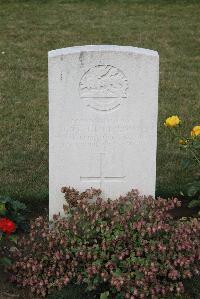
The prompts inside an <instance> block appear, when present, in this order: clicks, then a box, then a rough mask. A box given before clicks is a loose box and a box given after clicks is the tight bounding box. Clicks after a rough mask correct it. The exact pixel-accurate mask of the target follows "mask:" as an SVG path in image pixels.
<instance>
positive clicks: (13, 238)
mask: <svg viewBox="0 0 200 299" xmlns="http://www.w3.org/2000/svg"><path fill="white" fill-rule="evenodd" d="M9 239H10V241H12V242H14V243H15V244H17V236H16V235H11V236H9Z"/></svg>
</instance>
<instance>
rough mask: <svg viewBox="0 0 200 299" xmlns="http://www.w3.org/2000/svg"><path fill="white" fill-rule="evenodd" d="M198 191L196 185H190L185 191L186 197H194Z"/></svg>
mask: <svg viewBox="0 0 200 299" xmlns="http://www.w3.org/2000/svg"><path fill="white" fill-rule="evenodd" d="M199 191H200V188H199V186H198V185H195V184H192V185H190V186H189V188H188V189H187V195H188V196H195V195H196V194H197V193H198V192H199Z"/></svg>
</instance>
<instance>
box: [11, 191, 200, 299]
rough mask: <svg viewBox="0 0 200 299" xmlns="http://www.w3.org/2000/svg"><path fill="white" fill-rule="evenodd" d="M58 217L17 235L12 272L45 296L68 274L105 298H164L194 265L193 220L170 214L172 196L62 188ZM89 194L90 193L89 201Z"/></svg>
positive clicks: (199, 229)
mask: <svg viewBox="0 0 200 299" xmlns="http://www.w3.org/2000/svg"><path fill="white" fill-rule="evenodd" d="M62 192H63V193H64V194H65V198H66V201H67V203H66V205H65V206H64V209H65V212H66V217H65V218H61V217H60V216H55V217H54V222H53V224H52V225H50V226H49V222H48V221H45V220H44V219H43V218H41V217H39V218H37V219H36V220H35V222H33V223H32V224H31V230H30V234H29V236H28V237H23V238H22V239H21V240H20V241H19V246H18V251H16V252H15V263H14V264H13V265H12V267H11V272H12V273H13V275H12V280H13V281H14V282H16V283H17V284H19V285H22V286H29V287H31V290H32V291H33V292H35V293H36V294H37V295H39V294H40V295H42V296H46V295H47V294H48V293H50V292H51V290H52V289H54V288H58V289H60V288H62V287H63V286H65V285H67V284H68V283H69V282H74V283H78V284H81V283H83V284H85V285H86V286H87V290H88V291H90V290H96V291H97V292H99V290H101V292H105V293H107V294H108V293H109V298H127V299H129V298H131V299H136V298H156V299H157V298H167V297H168V296H169V295H170V294H173V295H176V294H180V293H182V292H183V291H184V287H183V284H182V280H183V279H184V278H190V277H192V275H194V274H198V273H199V259H200V254H199V233H200V223H199V221H198V220H197V219H193V220H191V221H184V222H183V221H174V220H173V218H172V217H171V216H170V213H169V212H170V210H171V209H173V208H175V207H179V206H180V202H179V201H178V200H177V199H176V198H174V199H168V200H166V199H162V198H158V199H156V200H155V199H154V198H152V197H151V196H148V197H145V196H140V195H139V194H138V192H137V191H136V190H132V191H131V192H129V193H128V194H127V195H126V196H123V197H122V196H121V197H119V198H118V199H116V200H113V201H111V200H107V201H104V200H103V199H102V198H101V197H100V190H95V189H89V190H86V191H85V192H82V193H79V192H78V191H77V190H75V189H73V188H62ZM94 199H95V201H94Z"/></svg>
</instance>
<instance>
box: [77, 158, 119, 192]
mask: <svg viewBox="0 0 200 299" xmlns="http://www.w3.org/2000/svg"><path fill="white" fill-rule="evenodd" d="M99 155H100V175H99V176H87V177H86V176H81V177H80V180H81V181H82V182H85V183H86V182H93V183H96V182H99V183H100V189H102V185H103V183H104V182H110V183H111V182H112V183H115V182H116V183H118V182H122V181H123V180H124V179H125V176H114V175H113V176H105V175H104V169H103V159H104V156H105V154H104V153H100V154H99Z"/></svg>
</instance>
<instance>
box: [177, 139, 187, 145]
mask: <svg viewBox="0 0 200 299" xmlns="http://www.w3.org/2000/svg"><path fill="white" fill-rule="evenodd" d="M179 144H181V145H186V144H187V140H184V139H179Z"/></svg>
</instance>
